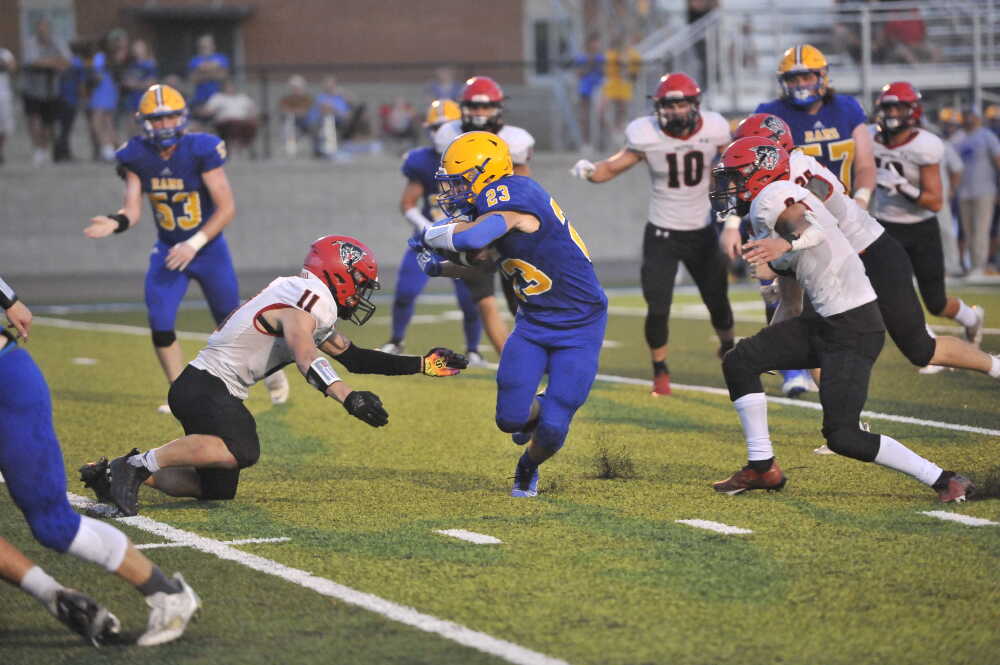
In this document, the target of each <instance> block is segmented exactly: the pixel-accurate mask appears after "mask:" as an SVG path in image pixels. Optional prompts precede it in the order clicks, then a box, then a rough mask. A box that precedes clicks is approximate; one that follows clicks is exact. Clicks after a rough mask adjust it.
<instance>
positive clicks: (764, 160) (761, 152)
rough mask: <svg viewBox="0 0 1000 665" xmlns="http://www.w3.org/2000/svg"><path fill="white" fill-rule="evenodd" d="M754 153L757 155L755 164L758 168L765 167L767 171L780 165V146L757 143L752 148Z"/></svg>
mask: <svg viewBox="0 0 1000 665" xmlns="http://www.w3.org/2000/svg"><path fill="white" fill-rule="evenodd" d="M751 150H753V153H754V154H755V155H756V156H757V157H756V158H755V159H754V161H753V165H754V166H755V167H757V168H763V169H764V170H766V171H772V170H774V168H775V167H776V166H777V165H778V147H777V146H773V145H755V146H753V147H752V148H751Z"/></svg>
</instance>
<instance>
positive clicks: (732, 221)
mask: <svg viewBox="0 0 1000 665" xmlns="http://www.w3.org/2000/svg"><path fill="white" fill-rule="evenodd" d="M742 221H743V220H742V219H741V218H740V216H739V215H732V214H730V215H726V216H725V217H724V218H723V219H722V228H724V229H739V228H740V223H741V222H742Z"/></svg>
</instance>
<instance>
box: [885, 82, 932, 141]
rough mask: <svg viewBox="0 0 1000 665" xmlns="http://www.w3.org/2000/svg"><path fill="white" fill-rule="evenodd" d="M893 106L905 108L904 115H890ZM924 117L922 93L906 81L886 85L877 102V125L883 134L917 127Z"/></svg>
mask: <svg viewBox="0 0 1000 665" xmlns="http://www.w3.org/2000/svg"><path fill="white" fill-rule="evenodd" d="M893 106H898V107H903V109H904V110H903V114H902V115H889V113H888V111H889V109H890V108H891V107H893ZM923 115H924V107H923V105H922V104H921V103H920V91H919V90H917V89H916V88H914V87H913V85H911V84H910V83H907V82H906V81H896V82H894V83H887V84H885V85H884V86H882V92H880V93H879V95H878V99H876V100H875V123H876V124H877V125H878V128H879V130H880V131H881V132H882V133H883V134H895V133H896V132H899V131H902V130H904V129H906V128H908V127H916V126H917V125H919V124H920V118H921V117H923Z"/></svg>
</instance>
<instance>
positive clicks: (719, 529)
mask: <svg viewBox="0 0 1000 665" xmlns="http://www.w3.org/2000/svg"><path fill="white" fill-rule="evenodd" d="M674 521H675V522H677V523H678V524H687V525H688V526H693V527H697V528H699V529H708V530H709V531H715V532H716V533H724V534H726V535H738V534H744V533H753V531H751V530H750V529H741V528H740V527H738V526H729V525H728V524H723V523H722V522H713V521H711V520H674Z"/></svg>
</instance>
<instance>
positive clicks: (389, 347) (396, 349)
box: [378, 342, 403, 356]
mask: <svg viewBox="0 0 1000 665" xmlns="http://www.w3.org/2000/svg"><path fill="white" fill-rule="evenodd" d="M378 350H379V351H381V352H382V353H391V354H392V355H394V356H398V355H399V354H401V353H402V352H403V343H402V342H400V343H399V344H396V343H395V342H386V343H385V344H383V345H382V346H380V347H378Z"/></svg>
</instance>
